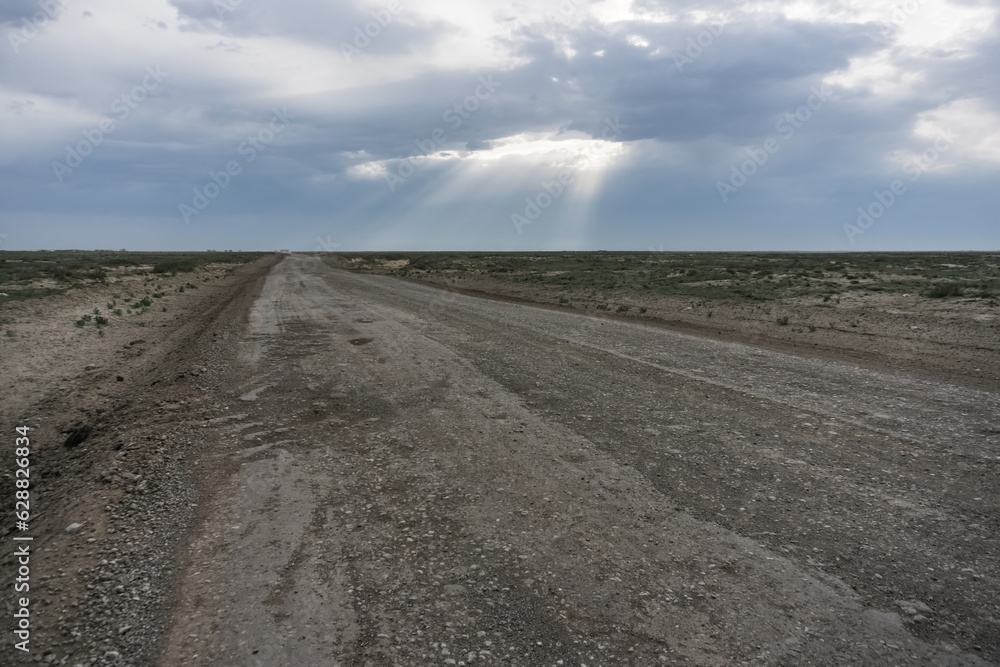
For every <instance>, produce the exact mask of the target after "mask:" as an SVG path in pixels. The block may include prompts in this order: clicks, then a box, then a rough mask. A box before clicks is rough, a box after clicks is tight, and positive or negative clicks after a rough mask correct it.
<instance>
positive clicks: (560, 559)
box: [0, 255, 1000, 667]
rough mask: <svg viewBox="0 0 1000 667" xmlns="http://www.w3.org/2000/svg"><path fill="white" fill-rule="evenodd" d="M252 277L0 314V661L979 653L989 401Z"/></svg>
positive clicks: (840, 367) (934, 380) (680, 658)
mask: <svg viewBox="0 0 1000 667" xmlns="http://www.w3.org/2000/svg"><path fill="white" fill-rule="evenodd" d="M334 261H335V260H334ZM273 262H274V260H270V259H269V260H267V261H261V262H259V263H257V264H254V265H248V266H244V267H241V268H239V269H237V271H236V272H235V273H234V274H232V275H222V274H220V275H222V277H219V278H217V279H212V280H210V281H208V282H204V283H201V284H202V285H203V287H200V288H199V290H197V292H196V293H195V294H196V296H194V295H191V294H189V293H188V292H184V293H183V294H180V293H175V292H170V294H172V295H173V296H170V297H169V298H171V299H172V301H171V303H169V304H167V307H168V312H167V313H160V314H159V315H157V317H158V318H161V319H157V320H155V321H154V320H150V321H149V322H148V324H147V326H146V327H141V329H142V332H141V334H142V335H141V336H135V337H133V335H134V334H133V333H132V332H131V331H127V330H126V329H125V327H121V329H120V330H116V327H114V326H109V327H108V328H107V330H106V334H105V337H104V338H100V337H97V336H96V335H95V334H94V331H92V330H88V329H81V330H76V329H74V328H73V327H72V324H70V329H69V332H70V333H68V334H65V332H64V328H63V327H61V326H60V325H58V324H57V320H58V318H59V317H62V318H63V319H67V320H68V315H62V314H59V311H60V310H62V309H65V307H64V306H62V305H60V306H59V307H58V308H55V309H54V310H51V309H50V310H46V308H50V306H47V305H45V304H40V305H38V306H37V308H39V309H40V310H39V312H36V313H33V312H30V311H24V312H21V313H19V314H18V315H17V317H14V316H11V315H9V314H8V316H9V317H10V319H12V320H15V322H14V324H13V325H12V326H15V327H17V332H16V334H15V337H13V338H10V340H7V341H4V343H3V347H2V348H0V353H2V356H0V365H2V366H3V369H2V370H4V371H5V373H6V375H5V377H7V378H8V380H7V381H8V382H9V383H10V385H9V387H6V388H5V389H4V391H5V392H9V393H10V394H11V396H12V399H13V400H11V401H10V402H6V401H5V403H4V406H3V413H2V419H3V424H4V432H11V429H12V428H13V425H15V424H19V423H27V424H28V425H29V426H32V427H33V429H34V430H33V431H32V436H33V438H34V439H35V442H36V445H35V449H34V454H33V470H36V471H37V472H38V473H39V474H40V476H39V477H38V478H35V484H36V486H35V488H33V490H32V493H33V494H35V496H34V497H36V498H37V500H38V502H39V506H38V508H37V510H36V516H35V519H34V521H33V523H32V529H31V533H32V534H33V535H35V536H36V540H35V542H34V543H33V544H34V549H35V550H36V555H38V560H37V561H33V568H37V569H33V580H32V581H33V586H34V585H35V582H36V581H37V586H38V590H37V599H36V600H35V601H34V602H33V610H32V611H33V614H35V616H34V617H33V627H34V628H35V634H34V635H33V653H32V654H31V655H30V656H27V657H25V656H20V655H17V654H13V653H12V652H10V651H8V650H7V649H4V651H5V652H4V653H3V654H2V655H3V657H4V659H5V660H6V658H7V657H8V656H12V662H14V664H18V663H17V661H19V660H22V659H24V660H27V661H48V662H53V663H56V664H60V663H62V664H69V665H75V664H83V665H88V664H133V665H147V664H163V665H181V664H192V665H202V664H204V665H209V664H210V665H220V664H221V665H268V666H270V665H301V664H347V665H383V664H399V665H428V664H441V665H450V664H455V665H461V664H465V665H472V664H498V665H499V664H504V665H589V666H591V667H593V666H594V665H621V664H632V665H650V664H699V665H730V664H746V665H808V664H812V665H838V664H842V665H848V664H851V665H853V664H870V665H903V664H914V665H917V664H942V665H979V664H992V663H995V662H997V661H998V660H1000V642H998V637H1000V621H998V619H1000V583H998V579H997V575H998V570H1000V563H998V558H997V556H998V548H997V547H998V544H997V539H996V535H998V534H1000V533H998V529H1000V525H998V523H997V519H996V517H997V516H998V512H997V510H998V501H1000V498H998V496H997V493H996V485H995V483H994V480H995V476H996V470H997V466H998V465H1000V425H998V424H997V420H996V415H997V414H1000V395H998V394H997V392H996V387H992V388H991V387H989V386H988V385H987V384H984V383H983V382H981V381H979V382H976V381H975V376H971V375H970V376H969V377H972V378H973V380H970V381H969V382H966V383H963V382H960V381H959V380H961V379H962V378H957V379H956V376H953V375H948V374H945V373H943V372H939V371H936V370H935V368H934V367H931V366H924V367H922V369H921V370H920V372H915V371H911V370H909V369H899V368H897V369H886V368H885V367H884V366H881V367H872V366H871V365H866V364H863V363H847V362H843V361H836V360H831V359H830V358H829V357H828V356H816V355H808V354H789V353H787V352H782V351H777V350H775V349H773V347H761V346H756V347H755V346H748V345H743V344H739V343H735V342H730V341H725V340H719V336H718V335H717V336H716V337H714V338H708V337H705V336H692V335H688V334H684V333H677V332H674V331H670V330H667V329H665V328H663V327H657V326H648V325H644V324H638V323H635V322H630V321H624V320H621V319H612V318H606V317H600V318H595V317H589V316H585V315H583V314H580V313H573V312H567V311H563V310H557V309H544V308H535V307H529V306H525V305H521V304H518V303H509V302H504V301H497V300H485V299H477V298H472V297H470V296H467V295H462V294H458V293H454V292H442V291H440V290H437V289H434V288H431V287H426V286H422V285H418V284H413V283H410V282H405V281H400V280H398V279H393V278H388V277H382V276H365V275H356V274H351V273H347V272H344V271H340V270H337V269H336V268H331V267H330V266H329V265H326V264H324V263H323V262H321V261H320V260H319V259H317V258H316V257H313V256H308V255H292V256H291V257H288V258H285V259H284V260H283V261H281V262H280V263H278V264H276V265H275V266H274V268H273V269H271V270H270V271H268V269H269V263H273ZM213 270H215V269H213ZM178 279H181V278H180V277H179V278H178ZM100 289H103V288H100ZM106 296H107V295H104V294H103V293H102V294H95V295H94V297H95V298H97V297H99V298H100V299H104V298H106ZM64 297H65V298H68V299H69V298H75V299H78V301H76V302H73V303H74V304H75V306H74V307H76V308H81V307H89V306H87V305H86V304H85V303H84V301H85V299H84V298H83V297H82V296H81V295H76V296H74V295H72V294H68V295H62V296H61V297H59V298H64ZM182 298H183V299H187V301H184V302H183V304H182ZM24 307H25V308H27V307H28V306H24ZM175 309H176V311H175ZM175 312H176V313H178V314H179V313H183V316H182V317H179V319H177V320H173V319H166V318H168V317H171V318H172V317H174V314H175ZM2 314H3V313H0V315H2ZM74 314H75V313H74ZM150 315H153V313H150ZM33 323H41V324H39V325H38V329H37V330H42V329H44V330H47V331H51V332H53V333H52V334H51V335H53V336H54V335H66V336H69V338H68V339H67V342H69V343H70V344H72V345H75V348H74V349H70V350H65V348H64V347H60V346H56V345H51V346H43V345H40V344H39V340H38V339H36V340H35V341H34V343H28V342H26V341H25V339H24V338H22V335H23V332H24V331H28V330H31V327H32V326H34V324H33ZM136 328H137V329H139V328H140V327H136ZM86 336H90V338H87V337H86ZM113 337H118V338H113ZM140 337H141V338H142V339H143V342H135V341H137V340H139V338H140ZM112 340H113V344H111V343H112ZM32 350H38V351H39V360H38V362H36V364H35V365H36V366H37V368H38V371H39V372H38V376H39V377H40V378H41V379H40V380H39V381H38V382H37V383H35V384H30V383H29V382H28V380H27V377H28V376H29V375H30V374H31V373H30V371H31V366H32V364H31V363H28V361H26V357H30V354H31V351H32ZM15 359H18V360H19V361H14V360H15ZM88 365H91V366H95V367H96V368H92V369H91V370H85V369H86V367H87V366H88ZM119 376H120V377H122V380H121V381H119V380H118V377H119ZM963 377H964V376H963ZM22 388H23V389H22ZM81 426H89V427H90V432H89V434H88V436H87V438H86V439H85V440H83V441H82V442H80V443H79V444H77V445H76V446H74V447H69V448H67V447H65V446H64V445H63V442H64V441H65V440H66V438H67V435H68V434H65V433H61V431H63V430H70V429H72V428H77V429H78V428H80V427H81ZM8 490H9V491H10V492H11V493H12V489H10V483H9V480H7V479H5V480H4V493H8ZM4 521H5V523H3V524H0V525H2V526H3V529H4V530H5V534H6V535H9V534H10V531H9V528H10V527H11V526H10V523H9V522H8V521H7V517H4ZM72 524H79V525H78V526H75V527H73V528H72V529H70V530H67V528H68V527H70V526H71V525H72ZM7 544H8V545H9V544H10V542H9V541H8V542H7ZM9 553H10V549H9V548H8V549H6V550H5V552H4V555H5V556H7V554H9ZM10 565H11V562H10V560H9V558H8V559H7V560H6V561H5V562H4V563H2V564H0V571H2V572H11V571H12V568H11V567H10ZM35 576H37V579H35V578H34V577H35ZM6 590H7V594H5V597H4V604H9V601H10V600H11V598H12V594H11V592H10V589H9V588H7V589H6ZM33 590H34V589H33ZM8 617H9V615H8Z"/></svg>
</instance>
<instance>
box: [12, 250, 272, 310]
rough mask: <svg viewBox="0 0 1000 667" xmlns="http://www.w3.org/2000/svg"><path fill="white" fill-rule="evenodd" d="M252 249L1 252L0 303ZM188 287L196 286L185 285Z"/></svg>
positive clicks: (240, 257) (242, 257)
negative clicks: (127, 273) (116, 275)
mask: <svg viewBox="0 0 1000 667" xmlns="http://www.w3.org/2000/svg"><path fill="white" fill-rule="evenodd" d="M263 254H264V253H256V252H120V251H111V250H39V251H9V250H8V251H0V303H3V302H5V301H12V300H23V299H32V298H37V297H45V296H49V295H51V294H58V293H60V292H64V291H66V290H67V289H69V288H71V287H79V286H81V285H86V284H88V283H105V282H107V281H108V280H110V279H112V278H113V277H114V275H115V274H116V273H119V274H120V273H121V272H124V271H128V272H133V273H136V274H141V275H152V276H157V275H176V274H178V273H182V272H185V273H187V272H192V271H194V270H196V269H197V268H198V267H200V266H204V265H206V264H220V263H222V264H243V263H246V262H252V261H254V260H255V259H257V258H259V257H261V256H262V255H263ZM188 287H189V288H192V289H193V288H194V286H193V285H192V284H191V283H188Z"/></svg>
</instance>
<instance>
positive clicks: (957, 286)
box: [926, 282, 965, 299]
mask: <svg viewBox="0 0 1000 667" xmlns="http://www.w3.org/2000/svg"><path fill="white" fill-rule="evenodd" d="M964 292H965V288H964V287H962V284H961V283H956V282H949V283H938V284H936V285H934V286H933V287H931V288H930V289H929V290H927V292H926V295H927V296H928V297H930V298H932V299H943V298H945V297H949V296H962V294H963V293H964Z"/></svg>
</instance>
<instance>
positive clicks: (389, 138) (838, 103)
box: [0, 0, 1000, 249]
mask: <svg viewBox="0 0 1000 667" xmlns="http://www.w3.org/2000/svg"><path fill="white" fill-rule="evenodd" d="M317 4H318V3H315V2H311V1H307V0H282V1H280V2H279V1H278V0H169V1H168V0H150V1H148V2H143V3H129V2H125V1H124V0H90V1H89V2H86V3H85V2H82V1H77V0H62V2H59V1H58V0H48V1H47V2H42V3H39V2H37V1H35V0H30V1H29V0H11V1H9V2H7V3H5V4H4V5H3V8H2V9H0V28H2V31H3V36H4V44H3V45H2V49H3V57H2V59H0V114H2V115H3V123H2V124H0V142H2V145H3V151H2V152H0V170H2V181H0V183H2V184H0V197H2V199H0V201H2V202H3V204H2V209H0V233H5V234H7V237H5V238H3V239H2V241H0V244H2V245H0V247H5V248H10V247H46V246H53V245H62V244H69V245H71V246H77V247H105V246H120V245H131V246H134V247H176V248H183V247H220V246H221V247H234V248H254V247H263V248H271V247H278V246H281V247H297V248H300V249H313V248H314V247H324V246H325V247H332V246H333V245H334V244H339V247H341V248H362V247H363V248H409V247H420V248H434V247H440V248H486V247H491V248H500V249H516V248H587V247H590V248H593V247H605V248H648V247H653V248H659V247H661V246H662V247H664V248H667V249H669V248H697V249H710V248H738V247H744V248H817V249H818V248H830V249H838V248H842V249H882V248H994V249H995V248H996V247H997V246H998V245H1000V243H998V241H1000V231H998V227H997V226H996V225H995V222H994V220H995V213H994V212H995V210H996V205H997V203H998V195H997V189H996V188H995V185H994V184H995V182H996V179H997V176H998V171H1000V97H998V90H997V78H996V75H995V72H996V71H998V70H1000V62H998V60H1000V49H998V46H1000V36H998V33H997V21H996V18H997V8H996V6H995V4H994V3H989V2H961V1H954V0H951V1H946V0H940V1H939V0H924V1H918V0H908V1H907V2H902V3H896V2H876V3H862V2H860V1H859V2H851V1H845V2H831V1H825V2H824V1H822V0H814V1H812V2H809V1H805V2H800V3H794V4H789V3H779V2H777V1H773V2H753V1H751V0H746V1H744V2H732V1H723V0H719V1H713V2H699V3H689V2H657V1H654V0H643V1H640V2H634V3H629V2H620V1H618V0H604V1H603V2H593V3H586V2H582V1H581V2H575V3H574V2H573V0H563V1H562V2H561V3H559V2H550V3H545V4H543V5H540V6H539V5H532V6H531V7H527V6H524V5H521V4H520V3H516V4H503V3H487V2H478V3H477V2H469V3H464V4H461V5H457V4H455V3H448V2H443V1H433V0H425V1H422V2H407V1H406V0H392V1H388V0H387V1H385V2H381V1H378V2H374V3H353V4H352V3H345V2H336V3H333V2H331V3H326V4H324V5H322V6H317ZM896 181H898V184H897V186H896V190H897V192H898V194H896V195H892V201H891V203H890V204H883V205H881V206H882V208H883V209H884V210H883V211H882V212H881V213H880V214H879V215H877V216H874V217H872V215H871V214H870V215H869V218H868V219H871V223H868V222H867V220H868V219H866V218H864V216H863V215H862V214H863V213H864V212H866V211H872V212H875V213H877V212H879V206H874V208H873V204H876V203H877V202H879V201H880V198H881V201H883V202H885V201H888V199H886V197H885V196H884V195H883V193H885V192H889V193H890V194H891V193H892V187H893V183H894V182H896ZM859 208H860V209H861V211H859V210H858V209H859ZM859 217H860V218H861V222H860V223H859ZM859 225H860V226H859ZM119 239H131V240H130V241H129V242H128V243H126V242H125V241H124V240H119Z"/></svg>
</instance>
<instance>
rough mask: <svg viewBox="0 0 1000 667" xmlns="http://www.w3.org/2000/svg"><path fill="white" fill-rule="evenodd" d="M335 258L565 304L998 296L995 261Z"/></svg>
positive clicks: (708, 256)
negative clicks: (559, 294) (556, 294)
mask: <svg viewBox="0 0 1000 667" xmlns="http://www.w3.org/2000/svg"><path fill="white" fill-rule="evenodd" d="M341 256H342V257H343V258H344V259H345V260H347V262H348V263H349V265H350V266H352V268H354V269H355V270H359V271H371V272H377V273H387V274H391V275H398V276H402V277H412V278H430V279H434V280H439V279H447V278H449V277H451V276H481V277H489V278H493V279H497V280H502V281H507V282H511V283H525V284H530V285H539V286H546V287H555V288H563V289H565V290H566V292H567V294H566V297H569V296H571V295H572V293H574V292H576V293H581V292H582V293H585V294H587V295H597V294H608V293H610V292H612V291H628V292H630V293H648V294H650V295H663V296H680V297H690V298H695V299H706V300H719V301H741V302H750V303H763V302H771V301H776V300H780V299H787V298H801V297H805V298H815V299H817V300H818V301H823V302H829V301H830V300H831V299H836V298H838V297H840V296H843V295H847V294H865V293H877V292H887V293H897V294H909V295H915V296H923V297H927V298H954V297H965V298H974V299H995V298H997V296H998V295H1000V253H970V252H929V253H711V252H705V253H694V252H554V253H481V252H470V253H449V252H442V253H351V254H345V253H342V254H341ZM566 297H564V298H566ZM567 302H568V299H567ZM598 308H599V309H601V310H606V309H610V306H604V307H602V306H598ZM618 312H623V311H618Z"/></svg>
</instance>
